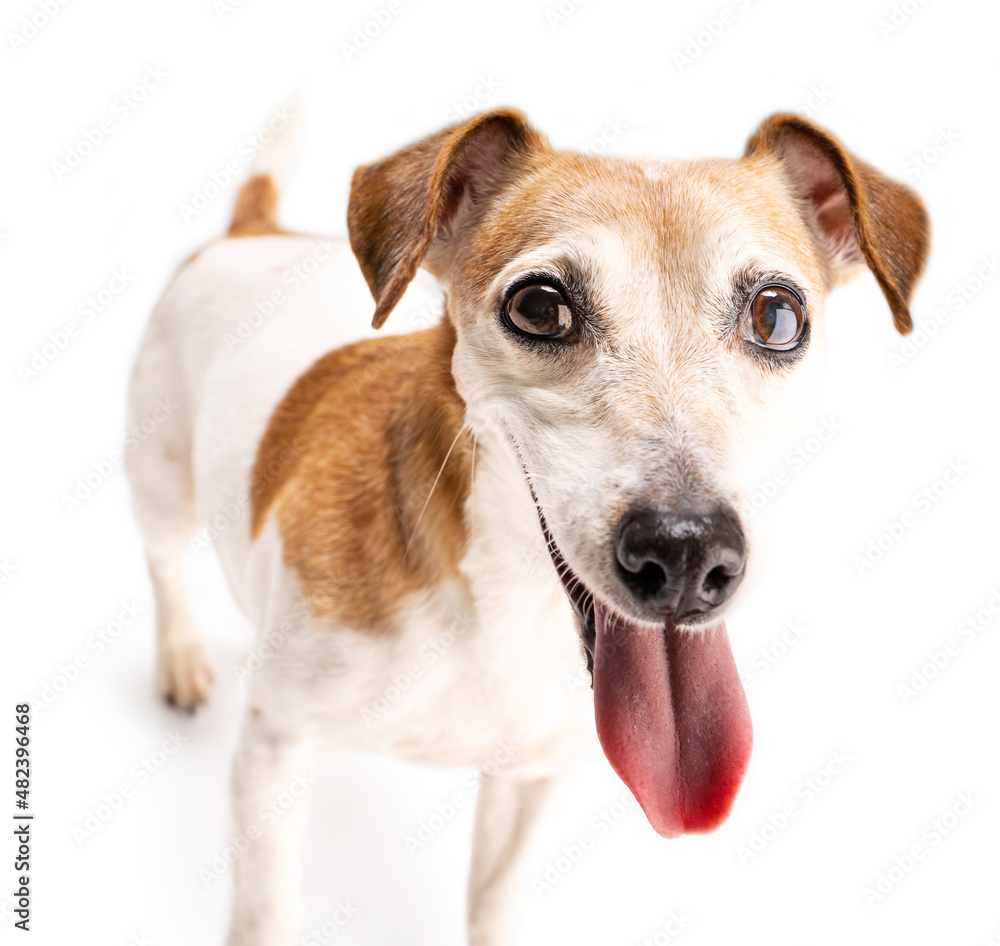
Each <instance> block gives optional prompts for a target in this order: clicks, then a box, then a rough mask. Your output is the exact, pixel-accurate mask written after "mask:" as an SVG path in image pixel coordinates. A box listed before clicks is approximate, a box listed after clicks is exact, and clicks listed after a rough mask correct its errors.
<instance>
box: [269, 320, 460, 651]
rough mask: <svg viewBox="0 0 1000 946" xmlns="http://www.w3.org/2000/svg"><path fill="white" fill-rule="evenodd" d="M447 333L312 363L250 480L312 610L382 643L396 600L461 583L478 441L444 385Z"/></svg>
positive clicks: (280, 412) (272, 426)
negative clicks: (466, 508) (466, 429)
mask: <svg viewBox="0 0 1000 946" xmlns="http://www.w3.org/2000/svg"><path fill="white" fill-rule="evenodd" d="M454 343H455V339H454V330H453V329H452V327H451V323H450V322H449V321H448V320H447V318H445V319H444V320H443V322H442V323H441V324H440V325H438V326H436V327H435V328H432V329H428V330H426V331H422V332H417V333H415V334H412V335H404V336H399V337H395V338H385V339H368V340H365V341H362V342H358V343H356V344H354V345H348V346H347V347H345V348H341V349H337V350H336V351H332V352H330V353H328V354H327V355H324V356H323V357H322V358H320V359H319V361H317V362H316V363H315V364H314V365H313V366H312V367H311V368H310V369H309V370H308V371H307V372H306V373H305V374H303V375H302V376H301V377H300V378H299V379H298V380H297V381H296V382H295V384H294V385H293V386H292V387H291V389H290V390H289V391H288V393H287V394H286V395H285V397H284V399H283V400H282V402H281V403H280V404H279V405H278V407H277V409H276V410H275V412H274V414H273V415H272V417H271V420H270V423H269V425H268V429H267V431H266V433H265V435H264V437H263V439H262V440H261V444H260V448H259V449H258V452H257V459H256V462H255V464H254V470H253V475H252V480H251V491H250V499H251V515H252V519H251V521H252V530H253V535H254V537H256V536H257V535H258V534H259V533H260V530H261V528H262V527H263V525H264V522H265V520H266V519H267V518H268V517H269V516H273V517H274V518H275V520H276V522H277V525H278V529H279V531H280V533H281V539H282V546H283V550H284V560H285V564H286V565H288V566H289V567H290V568H292V569H294V570H295V571H296V573H297V574H298V576H299V579H300V581H301V584H302V590H303V594H304V596H305V599H306V601H307V603H308V606H309V609H310V611H311V612H312V613H313V614H314V615H316V616H318V617H322V618H324V619H328V620H329V621H331V622H336V623H340V624H346V625H348V626H351V627H356V628H358V629H363V630H368V629H370V630H374V631H385V630H386V629H388V628H390V627H391V626H392V624H393V618H394V617H395V615H396V613H397V611H398V609H399V607H400V605H401V603H402V601H403V599H404V597H405V596H407V595H411V594H414V593H417V592H420V591H422V590H426V589H430V588H432V587H434V586H436V585H439V584H440V583H441V582H442V581H446V580H448V579H456V580H457V579H460V575H459V572H458V565H459V562H460V561H461V559H462V556H463V554H464V550H465V541H466V534H465V520H464V505H465V500H466V498H467V496H468V494H469V489H470V484H471V456H472V442H471V438H470V437H469V435H468V434H467V433H465V432H463V424H464V404H463V403H462V400H461V398H460V397H459V396H458V394H457V392H456V391H455V386H454V381H453V379H452V375H451V353H452V350H453V348H454Z"/></svg>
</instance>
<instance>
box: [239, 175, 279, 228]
mask: <svg viewBox="0 0 1000 946" xmlns="http://www.w3.org/2000/svg"><path fill="white" fill-rule="evenodd" d="M277 212H278V189H277V188H276V187H275V186H274V181H273V180H272V179H271V175H270V174H257V175H256V176H254V177H251V178H250V180H248V181H247V182H246V183H245V184H244V185H243V186H242V187H241V188H240V192H239V193H238V194H237V195H236V206H235V207H234V208H233V219H232V222H231V223H230V224H229V233H228V234H227V236H230V237H245V236H265V235H268V234H276V233H282V232H283V231H282V229H281V228H280V227H279V226H278V223H277Z"/></svg>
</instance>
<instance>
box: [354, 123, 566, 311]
mask: <svg viewBox="0 0 1000 946" xmlns="http://www.w3.org/2000/svg"><path fill="white" fill-rule="evenodd" d="M546 147H547V145H546V141H545V138H544V137H543V136H542V135H541V134H539V133H538V132H537V131H535V130H534V129H533V128H532V127H531V126H530V125H529V124H528V123H527V121H526V120H525V118H524V116H523V115H522V114H521V113H520V112H517V111H514V110H513V109H497V110H495V111H491V112H484V113H483V114H481V115H477V116H475V117H474V118H470V119H469V120H468V121H466V122H463V123H461V124H459V125H452V126H451V127H449V128H445V129H443V130H442V131H439V132H437V133H436V134H434V135H431V136H430V137H428V138H424V139H423V140H422V141H418V142H417V143H416V144H412V145H410V146H409V147H407V148H403V150H402V151H397V152H396V153H395V154H393V155H391V156H390V157H388V158H384V159H383V160H381V161H376V162H375V163H374V164H368V165H365V166H364V167H360V168H358V169H357V170H356V171H355V172H354V178H353V180H352V181H351V197H350V201H349V203H348V208H347V231H348V233H349V234H350V238H351V248H352V249H353V250H354V255H355V256H356V257H357V258H358V262H359V263H360V264H361V271H362V273H364V276H365V279H366V280H367V282H368V287H369V288H370V289H371V291H372V295H373V296H374V297H375V304H376V306H375V316H374V318H373V319H372V325H373V326H374V327H375V328H381V326H382V324H383V323H384V322H385V320H386V318H387V317H388V315H389V313H390V312H391V311H392V309H393V307H394V306H395V305H396V303H397V302H398V301H399V299H400V297H401V296H402V295H403V292H404V291H405V290H406V287H407V285H409V283H410V280H412V279H413V276H414V274H415V273H416V271H417V267H418V266H420V265H421V263H423V264H424V265H425V266H426V267H427V268H428V269H429V270H430V271H431V272H434V273H435V274H437V273H438V272H439V271H440V269H441V267H442V265H443V264H444V263H445V262H446V259H447V256H448V250H449V249H450V247H451V246H452V245H453V243H454V241H455V240H456V239H457V238H458V236H459V233H460V231H464V229H465V228H466V226H467V225H468V223H469V222H470V221H471V220H472V219H473V218H474V217H476V216H478V215H479V214H481V213H482V210H483V208H484V207H485V206H486V204H487V202H488V201H489V200H490V199H491V198H492V197H493V196H495V195H496V194H497V193H498V192H499V191H500V190H501V189H502V188H503V186H504V185H505V184H506V183H508V182H509V181H510V180H512V179H513V176H515V175H517V174H518V173H519V172H520V171H521V170H522V169H523V167H524V166H525V164H526V162H527V161H528V159H529V158H530V156H531V154H532V153H533V152H536V151H540V150H542V149H544V148H546Z"/></svg>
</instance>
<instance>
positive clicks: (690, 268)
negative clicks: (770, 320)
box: [468, 152, 826, 309]
mask: <svg viewBox="0 0 1000 946" xmlns="http://www.w3.org/2000/svg"><path fill="white" fill-rule="evenodd" d="M551 261H557V262H566V263H569V264H571V265H573V267H574V268H575V269H577V270H578V271H579V272H580V275H581V276H582V277H583V278H584V279H585V280H587V281H589V282H592V283H595V284H597V285H596V288H597V289H599V290H600V291H602V292H604V293H606V294H608V295H609V296H610V298H605V299H604V301H605V302H606V303H607V304H608V305H609V306H610V307H612V308H614V309H619V308H623V309H628V308H629V307H630V304H634V303H636V302H639V301H640V300H639V299H638V298H636V297H637V296H639V295H642V294H644V293H649V292H659V293H678V292H680V293H685V294H688V295H693V296H694V297H702V298H703V297H705V296H715V295H718V294H720V293H722V294H727V293H728V292H729V287H730V286H731V280H732V278H733V276H734V274H735V272H736V271H737V270H739V269H741V268H756V269H758V270H761V271H763V272H787V273H789V274H791V275H793V276H797V277H799V278H800V279H801V280H802V281H803V282H805V283H806V284H807V285H808V286H809V287H811V288H821V287H822V288H825V281H826V280H825V275H826V274H825V272H824V269H823V266H822V263H821V258H820V256H819V254H818V253H817V252H816V245H815V241H814V238H813V236H812V234H811V233H810V231H809V229H808V226H807V224H806V222H805V220H804V218H803V216H802V214H801V213H800V211H799V208H798V206H797V204H796V202H795V199H794V197H793V196H792V195H791V193H790V192H789V190H788V188H787V187H786V186H785V182H784V180H783V178H782V176H781V173H780V171H779V170H778V168H777V166H776V165H775V164H774V163H769V162H765V161H746V160H744V161H728V160H722V159H708V160H698V161H655V160H630V159H624V158H608V157H598V156H593V155H586V154H580V153H574V152H552V153H550V154H548V155H546V156H545V157H544V159H542V160H541V161H539V162H538V163H537V164H536V165H535V166H534V167H533V168H532V169H531V171H530V172H529V173H527V174H525V175H524V176H523V177H522V178H520V179H518V180H517V181H515V182H514V183H513V185H512V186H510V187H509V188H508V189H507V190H506V191H505V192H504V194H503V196H502V198H501V199H500V200H499V201H497V202H496V203H495V205H494V206H493V208H492V209H491V212H490V213H489V214H488V215H487V216H486V217H485V219H484V220H483V223H482V226H481V227H480V228H479V229H478V231H477V232H476V234H475V236H474V239H473V242H472V244H471V246H470V254H469V258H468V265H469V268H470V271H471V272H470V273H469V275H471V276H472V277H473V278H474V280H475V282H476V283H477V284H478V288H480V289H483V290H486V289H488V288H491V287H495V286H496V284H497V283H498V282H501V283H502V282H503V281H504V279H505V278H506V277H507V275H508V274H513V275H515V276H516V275H517V270H519V269H522V270H524V269H527V270H530V269H532V268H542V267H543V266H544V265H545V264H546V263H547V262H551Z"/></svg>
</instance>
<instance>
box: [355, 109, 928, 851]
mask: <svg viewBox="0 0 1000 946" xmlns="http://www.w3.org/2000/svg"><path fill="white" fill-rule="evenodd" d="M348 224H349V230H350V237H351V243H352V246H353V248H354V251H355V253H356V255H357V257H358V260H359V262H360V264H361V268H362V270H363V272H364V275H365V278H366V279H367V281H368V284H369V286H370V287H371V289H372V293H373V294H374V296H375V300H376V312H375V319H374V322H375V326H376V327H378V326H380V325H381V324H382V323H383V322H384V321H385V319H386V317H387V316H388V314H389V312H390V311H391V310H392V308H393V307H394V306H395V304H396V303H397V301H398V300H399V298H400V296H401V295H402V293H403V291H404V290H405V288H406V286H407V285H408V283H409V282H410V280H411V279H412V278H413V276H414V273H415V271H416V269H417V268H418V266H421V265H423V266H425V267H426V268H427V269H429V270H430V271H431V272H432V273H433V274H434V275H435V276H437V277H438V279H439V280H440V282H441V283H442V285H443V287H444V289H445V293H446V297H447V311H448V314H449V317H450V318H451V320H452V323H453V324H454V327H455V331H456V338H457V341H456V346H455V352H454V361H453V371H454V375H455V380H456V385H457V387H458V391H459V393H460V394H461V396H462V398H463V399H464V400H465V402H466V406H467V417H468V420H469V423H470V425H471V427H472V430H473V432H474V433H475V432H476V431H477V430H486V429H487V428H490V429H493V430H497V429H499V430H501V431H503V433H504V437H505V438H506V440H507V441H508V443H509V445H510V449H511V450H514V451H516V453H517V456H518V459H519V461H520V463H521V464H522V466H523V467H524V470H525V473H526V474H527V477H528V481H529V484H530V487H531V490H532V494H533V496H534V498H535V501H536V504H537V506H538V509H539V515H540V518H541V523H542V528H543V529H544V530H545V531H546V536H547V538H548V540H549V547H550V550H551V551H552V556H553V561H554V562H555V564H556V567H557V569H558V571H559V573H560V576H561V577H562V579H563V581H564V584H565V585H566V589H567V593H568V594H569V596H570V599H571V601H572V602H573V604H574V606H575V608H576V610H577V613H578V615H579V617H580V622H581V627H582V632H583V637H584V643H585V645H586V647H587V652H588V657H589V660H590V665H591V669H592V670H593V672H594V690H595V701H596V709H597V722H598V732H599V734H600V737H601V741H602V744H603V745H604V748H605V751H606V753H607V755H608V758H609V759H610V761H611V763H612V765H614V767H615V768H616V770H617V771H618V772H619V774H620V775H621V776H622V777H623V778H624V780H625V781H626V782H627V783H628V784H629V786H630V787H631V788H632V790H633V792H634V793H635V794H636V796H637V798H638V800H639V801H640V803H641V804H642V806H643V808H644V809H645V811H646V813H647V815H648V816H649V818H650V821H651V822H652V824H653V826H654V827H655V828H656V829H657V830H658V831H660V832H661V833H662V834H665V835H670V836H673V835H676V834H679V833H681V832H683V831H698V830H707V829H710V828H711V827H714V826H715V825H716V824H718V823H719V822H720V821H721V820H722V818H723V817H724V816H725V814H726V813H727V812H728V810H729V807H730V805H731V804H732V800H733V797H734V795H735V791H736V788H737V787H738V785H739V782H740V779H741V778H742V774H743V771H744V769H745V766H746V762H747V759H748V757H749V749H750V742H751V734H750V723H749V717H748V713H747V709H746V700H745V697H744V695H743V691H742V687H741V685H740V682H739V677H738V674H737V673H736V670H735V666H734V662H733V658H732V654H731V651H730V649H729V645H728V641H727V639H726V634H725V629H724V627H723V625H722V622H721V616H722V612H723V610H724V608H725V607H726V605H727V604H728V603H729V602H730V601H731V600H732V596H733V593H734V591H735V590H736V588H737V587H738V586H739V585H740V582H741V580H742V578H743V575H744V572H745V569H746V565H747V555H748V550H749V549H750V547H751V544H752V543H751V541H750V537H749V536H748V535H747V534H746V531H745V529H746V523H743V522H741V521H740V517H739V516H738V515H737V513H736V511H735V510H736V509H737V508H738V507H739V505H740V501H741V497H742V496H743V495H744V494H743V492H742V491H743V490H744V489H746V488H747V487H748V486H749V484H748V483H746V482H744V481H743V479H742V477H743V471H745V470H746V469H747V467H748V458H749V457H752V456H756V455H757V453H758V451H759V445H760V444H761V443H767V441H768V439H769V438H771V439H773V438H774V437H775V436H780V434H781V432H782V431H783V430H784V429H785V428H786V427H787V425H788V423H789V422H790V421H791V420H792V419H793V418H794V416H795V415H796V414H798V413H800V412H801V410H802V407H803V405H806V406H808V405H810V404H811V403H812V397H811V395H812V392H813V389H814V387H815V381H816V377H817V372H818V366H819V365H820V363H821V360H822V359H821V358H820V357H819V355H818V352H817V350H818V349H819V348H820V347H821V345H822V332H823V303H824V299H825V296H826V294H827V293H828V292H829V290H830V289H831V288H832V287H834V286H835V285H837V284H838V283H840V282H842V281H843V280H845V279H846V278H848V277H849V276H850V275H852V274H853V273H854V272H855V271H857V270H858V269H860V268H861V267H863V266H865V265H867V267H868V268H869V269H870V270H871V272H872V273H873V274H874V276H875V278H876V279H877V281H878V283H879V285H880V287H881V288H882V291H883V293H884V294H885V297H886V299H887V301H888V303H889V307H890V309H891V311H892V316H893V319H894V320H895V324H896V327H897V328H898V329H899V331H901V332H904V333H905V332H907V331H909V329H910V327H911V321H910V316H909V311H908V305H909V299H910V296H911V293H912V291H913V288H914V286H915V283H916V281H917V280H918V278H919V276H920V274H921V272H922V270H923V266H924V262H925V258H926V255H927V248H928V225H927V217H926V214H925V212H924V209H923V206H922V204H921V203H920V200H919V198H917V197H916V195H915V194H913V193H912V192H911V191H910V190H909V189H907V188H905V187H903V186H902V185H900V184H898V183H895V182H893V181H891V180H889V179H888V178H886V177H884V176H882V175H881V174H879V173H878V172H877V171H875V170H874V169H872V168H871V167H869V166H867V165H865V164H863V163H862V162H860V161H858V160H856V159H855V158H853V157H852V156H851V155H850V154H849V153H848V152H847V151H845V150H844V148H843V147H842V146H841V145H840V144H839V143H838V142H837V141H836V140H835V139H834V138H833V137H832V136H831V135H829V134H828V133H827V132H826V131H824V130H822V129H821V128H819V127H817V126H816V125H814V124H812V123H811V122H809V121H807V120H805V119H804V118H801V117H799V116H795V115H777V116H774V117H772V118H770V119H768V120H767V121H765V122H764V124H763V125H761V127H760V128H759V129H758V130H757V131H756V133H755V134H754V135H753V136H752V137H751V139H750V141H749V143H748V145H747V149H746V153H745V154H744V156H743V158H742V159H740V160H738V161H727V160H706V161H684V162H662V161H652V160H624V159H619V158H610V157H595V156H591V155H586V154H580V153H575V152H559V151H555V150H553V149H551V148H550V147H549V145H548V143H547V142H546V140H545V139H544V137H543V136H542V135H540V134H539V133H538V132H537V131H535V130H534V129H533V128H531V127H530V126H529V125H528V124H527V122H526V121H525V119H524V118H523V116H521V115H520V114H519V113H517V112H514V111H510V110H500V111H495V112H490V113H486V114H483V115H480V116H477V117H476V118H473V119H471V120H469V121H467V122H465V123H464V124H461V125H457V126H454V127H452V128H448V129H445V130H444V131H441V132H439V133H438V134H436V135H432V136H431V137H429V138H427V139H425V140H423V141H421V142H418V143H417V144H415V145H412V146H410V147H409V148H406V149H404V150H402V151H400V152H398V153H397V154H395V155H393V156H391V157H389V158H387V159H385V160H383V161H380V162H377V163H375V164H371V165H368V166H366V167H363V168H359V169H358V171H357V172H356V173H355V177H354V182H353V187H352V193H351V201H350V208H349V213H348Z"/></svg>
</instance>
